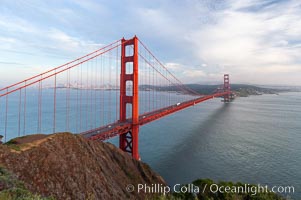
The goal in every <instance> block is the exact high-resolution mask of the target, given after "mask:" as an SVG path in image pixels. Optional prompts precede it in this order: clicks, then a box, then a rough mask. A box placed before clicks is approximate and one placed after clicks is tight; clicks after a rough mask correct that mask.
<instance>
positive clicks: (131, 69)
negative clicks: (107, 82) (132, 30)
mask: <svg viewBox="0 0 301 200" xmlns="http://www.w3.org/2000/svg"><path fill="white" fill-rule="evenodd" d="M130 52H133V54H132V55H128V53H130ZM127 70H128V71H127ZM128 81H131V82H132V87H131V88H129V87H127V84H126V83H127V82H128ZM129 89H131V90H132V91H131V95H127V90H129ZM138 91H139V88H138V38H137V37H136V36H135V37H134V38H132V39H129V40H125V39H124V38H123V39H122V40H121V74H120V117H119V120H120V122H123V121H126V115H127V104H131V106H132V113H131V114H132V128H131V130H130V131H128V132H125V133H122V134H120V136H119V148H120V149H121V150H123V151H125V152H128V153H131V154H132V156H133V158H135V159H136V160H140V156H139V151H138V143H139V137H138V135H139V96H138V95H139V94H138Z"/></svg>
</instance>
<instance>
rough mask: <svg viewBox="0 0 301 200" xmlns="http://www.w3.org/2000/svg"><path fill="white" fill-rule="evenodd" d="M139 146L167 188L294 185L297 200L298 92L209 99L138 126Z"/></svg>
mask: <svg viewBox="0 0 301 200" xmlns="http://www.w3.org/2000/svg"><path fill="white" fill-rule="evenodd" d="M114 142H115V143H116V141H114ZM139 147H140V155H141V158H142V161H144V162H146V163H148V164H149V165H150V166H151V167H152V168H153V169H154V170H155V171H157V172H158V173H159V174H160V175H162V176H163V178H164V179H165V180H166V181H167V183H168V184H169V185H174V184H176V183H189V182H191V181H193V180H195V179H198V178H210V179H213V180H215V181H220V180H223V181H234V182H236V181H240V182H245V183H253V184H262V185H265V184H267V185H269V186H294V188H295V193H294V194H287V195H289V196H292V197H293V198H294V199H301V93H281V94H280V95H262V96H250V97H248V98H236V99H235V101H233V102H231V103H228V104H224V103H222V102H220V99H213V100H211V101H207V102H204V103H201V104H199V105H196V106H194V107H191V108H188V109H186V110H183V111H180V112H178V113H175V114H173V115H171V116H167V117H165V118H163V119H161V120H158V121H155V122H153V123H150V124H148V125H146V126H144V127H141V129H140V142H139ZM284 195H285V194H284Z"/></svg>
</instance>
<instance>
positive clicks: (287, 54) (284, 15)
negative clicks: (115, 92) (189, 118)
mask: <svg viewBox="0 0 301 200" xmlns="http://www.w3.org/2000/svg"><path fill="white" fill-rule="evenodd" d="M134 35H137V36H138V37H139V38H140V39H141V40H142V41H143V42H144V43H145V44H146V45H147V46H148V47H149V48H150V49H151V50H152V51H153V53H154V54H155V55H156V56H157V57H158V58H159V59H160V60H161V61H162V62H163V63H164V64H165V65H166V66H167V67H168V68H169V69H170V71H171V72H173V73H174V74H175V75H176V76H177V77H178V78H179V79H180V80H181V81H182V82H184V83H204V82H219V81H221V80H222V75H223V74H224V73H229V74H230V75H231V81H232V82H233V83H248V84H262V85H271V84H274V85H301V79H300V77H301V56H300V55H301V2H300V1H296V0H239V1H237V0H183V1H180V0H176V1H172V0H166V1H159V0H154V1H146V0H141V1H135V0H128V1H126V3H123V4H122V3H120V1H116V0H112V1H104V0H85V1H82V0H63V1H58V0H57V1H47V2H46V1H38V0H26V1H9V0H1V7H0V42H1V45H0V54H1V57H0V85H1V86H2V85H6V84H10V83H13V82H15V81H19V80H21V79H24V78H27V77H29V76H32V75H35V74H37V73H40V72H43V71H46V70H48V69H50V68H53V67H55V66H58V65H61V64H63V63H66V62H68V61H70V60H71V59H75V58H77V57H79V56H81V55H84V54H86V53H88V52H90V51H92V50H95V49H97V48H99V47H101V46H103V45H104V44H109V43H111V42H112V41H115V40H117V39H120V38H122V37H125V38H131V37H133V36H134Z"/></svg>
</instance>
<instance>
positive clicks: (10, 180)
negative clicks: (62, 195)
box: [0, 166, 54, 200]
mask: <svg viewBox="0 0 301 200" xmlns="http://www.w3.org/2000/svg"><path fill="white" fill-rule="evenodd" d="M0 200H54V198H44V197H41V196H40V195H37V194H33V193H31V192H30V191H29V190H27V189H26V188H25V186H24V183H23V182H22V181H19V180H18V179H17V178H16V176H14V175H13V174H12V173H10V172H8V171H7V170H6V169H4V168H3V167H1V166H0Z"/></svg>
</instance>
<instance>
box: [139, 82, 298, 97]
mask: <svg viewBox="0 0 301 200" xmlns="http://www.w3.org/2000/svg"><path fill="white" fill-rule="evenodd" d="M185 87H186V88H190V89H192V90H194V91H196V92H198V93H200V94H204V95H207V94H211V93H212V92H214V91H215V90H216V89H217V88H222V87H223V86H222V85H201V84H186V85H185ZM140 89H141V90H146V91H147V90H156V91H177V92H182V91H181V90H180V89H179V87H177V86H163V87H162V86H154V85H141V86H140ZM231 89H232V91H234V92H235V93H236V95H237V96H241V97H246V96H249V95H261V94H278V93H280V92H288V91H296V90H294V89H292V88H267V87H258V86H254V85H246V84H231Z"/></svg>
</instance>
